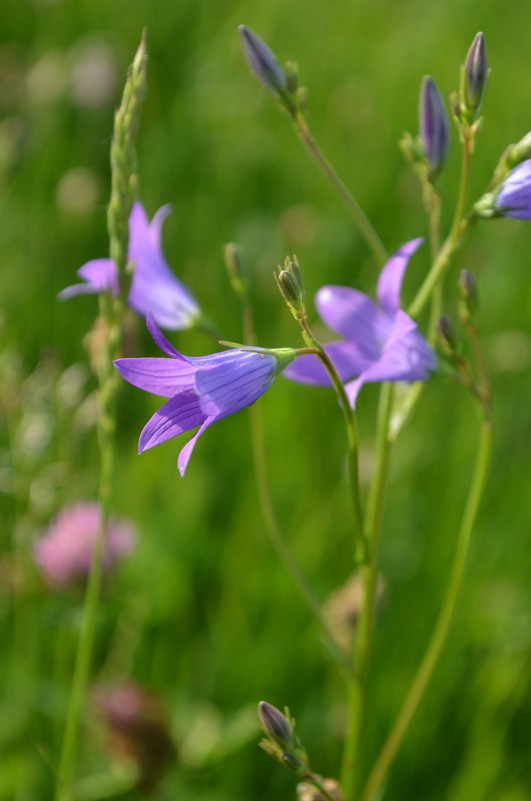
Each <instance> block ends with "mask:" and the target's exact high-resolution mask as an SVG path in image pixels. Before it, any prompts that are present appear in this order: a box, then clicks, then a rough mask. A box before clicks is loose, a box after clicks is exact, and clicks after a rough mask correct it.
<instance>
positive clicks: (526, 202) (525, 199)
mask: <svg viewBox="0 0 531 801" xmlns="http://www.w3.org/2000/svg"><path fill="white" fill-rule="evenodd" d="M494 207H495V208H496V209H497V211H499V212H500V213H501V214H503V215H504V216H505V217H515V218H516V219H519V220H529V219H531V159H528V160H527V161H523V162H522V163H521V164H519V165H518V166H517V167H515V168H514V170H512V171H511V172H510V173H509V175H508V176H507V178H506V179H505V181H504V182H503V184H502V186H501V189H500V191H499V192H498V194H497V195H496V198H495V200H494Z"/></svg>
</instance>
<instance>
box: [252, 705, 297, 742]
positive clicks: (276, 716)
mask: <svg viewBox="0 0 531 801" xmlns="http://www.w3.org/2000/svg"><path fill="white" fill-rule="evenodd" d="M258 715H259V717H260V720H261V721H262V726H263V727H264V731H265V733H266V734H267V735H268V737H270V738H271V739H272V740H274V742H275V743H277V745H279V746H281V747H282V748H288V747H289V746H290V745H291V743H292V740H293V729H292V727H291V725H290V723H289V721H288V720H287V719H286V717H285V716H284V715H283V714H282V712H279V710H278V709H276V708H275V707H274V706H272V705H271V704H268V703H267V701H260V703H259V704H258Z"/></svg>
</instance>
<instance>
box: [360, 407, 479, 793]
mask: <svg viewBox="0 0 531 801" xmlns="http://www.w3.org/2000/svg"><path fill="white" fill-rule="evenodd" d="M491 441H492V423H491V421H490V419H489V417H487V416H485V418H484V419H483V422H482V426H481V437H480V442H479V449H478V455H477V460H476V467H475V471H474V475H473V479H472V483H471V486H470V491H469V495H468V499H467V503H466V506H465V512H464V515H463V520H462V523H461V528H460V531H459V536H458V540H457V548H456V552H455V557H454V562H453V565H452V571H451V575H450V581H449V584H448V588H447V591H446V596H445V599H444V602H443V606H442V608H441V611H440V613H439V618H438V620H437V624H436V626H435V630H434V632H433V635H432V638H431V641H430V643H429V645H428V648H427V650H426V653H425V654H424V658H423V660H422V662H421V664H420V667H419V669H418V671H417V674H416V676H415V679H414V680H413V684H412V685H411V688H410V690H409V692H408V694H407V696H406V699H405V701H404V703H403V705H402V708H401V710H400V712H399V715H398V718H397V720H396V722H395V724H394V726H393V728H392V730H391V733H390V734H389V737H388V738H387V741H386V743H385V745H384V747H383V749H382V751H381V753H380V755H379V757H378V759H377V760H376V763H375V765H374V767H373V769H372V771H371V774H370V776H369V778H368V780H367V784H366V785H365V788H364V790H363V793H362V795H361V801H373V799H374V798H375V797H376V794H377V792H378V790H379V788H380V787H381V785H382V783H383V782H384V781H385V778H386V775H387V771H388V769H389V766H390V765H391V763H392V761H393V759H394V757H395V755H396V753H397V751H398V749H399V747H400V745H401V743H402V740H403V738H404V735H405V733H406V731H407V728H408V726H409V724H410V722H411V720H412V718H413V716H414V714H415V712H416V711H417V709H418V706H419V704H420V702H421V700H422V697H423V695H424V692H425V690H426V687H427V686H428V683H429V681H430V679H431V677H432V675H433V671H434V670H435V667H436V665H437V663H438V661H439V658H440V655H441V653H442V650H443V648H444V645H445V643H446V640H447V638H448V632H449V630H450V624H451V622H452V617H453V614H454V611H455V607H456V603H457V598H458V595H459V590H460V587H461V584H462V581H463V575H464V571H465V566H466V562H467V556H468V551H469V546H470V540H471V535H472V531H473V528H474V523H475V520H476V516H477V512H478V509H479V505H480V502H481V498H482V496H483V491H484V488H485V482H486V478H487V472H488V466H489V460H490V451H491Z"/></svg>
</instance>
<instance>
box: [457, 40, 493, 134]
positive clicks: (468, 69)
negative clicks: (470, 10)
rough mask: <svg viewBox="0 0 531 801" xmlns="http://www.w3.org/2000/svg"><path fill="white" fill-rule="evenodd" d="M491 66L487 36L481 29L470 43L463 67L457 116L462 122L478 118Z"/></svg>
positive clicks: (469, 121)
mask: <svg viewBox="0 0 531 801" xmlns="http://www.w3.org/2000/svg"><path fill="white" fill-rule="evenodd" d="M488 76H489V66H488V62H487V49H486V47H485V37H484V35H483V33H481V31H480V32H479V33H477V34H476V35H475V37H474V41H473V42H472V44H471V45H470V49H469V51H468V54H467V57H466V61H465V63H464V66H463V67H461V87H460V91H459V105H458V108H457V110H456V112H457V113H456V116H457V118H458V119H459V120H460V121H461V122H466V123H468V124H472V123H473V122H474V120H476V119H477V117H478V115H479V112H480V110H481V104H482V103H483V97H484V95H485V89H486V87H487V79H488Z"/></svg>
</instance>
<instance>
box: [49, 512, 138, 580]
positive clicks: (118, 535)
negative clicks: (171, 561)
mask: <svg viewBox="0 0 531 801" xmlns="http://www.w3.org/2000/svg"><path fill="white" fill-rule="evenodd" d="M99 524H100V507H99V505H98V504H97V503H95V502H92V501H89V502H86V503H78V504H76V505H75V506H69V507H66V508H65V509H63V510H62V512H60V513H59V514H58V515H57V516H56V517H55V518H54V519H53V520H52V522H51V523H50V526H49V527H48V530H47V531H46V533H45V534H44V536H43V537H42V538H41V539H39V540H38V541H37V542H36V543H35V546H34V549H33V558H34V559H35V562H36V563H37V565H38V567H39V569H40V571H41V573H42V574H43V576H44V578H45V579H46V580H47V581H48V582H49V583H50V584H52V585H53V586H55V587H64V586H66V585H68V584H71V583H75V582H76V580H81V581H83V580H85V579H86V578H87V576H88V574H89V571H90V565H91V562H92V552H93V550H94V543H95V541H96V536H97V534H98V528H99ZM134 545H135V533H134V528H133V526H132V525H131V523H129V522H127V521H125V520H114V519H113V518H111V519H110V520H109V523H108V526H107V532H106V536H105V540H104V547H103V569H104V570H105V571H108V570H110V569H111V568H112V567H113V565H114V564H115V563H116V562H119V561H120V559H122V558H123V557H124V556H126V555H127V554H128V553H130V552H131V550H132V549H133V548H134Z"/></svg>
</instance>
